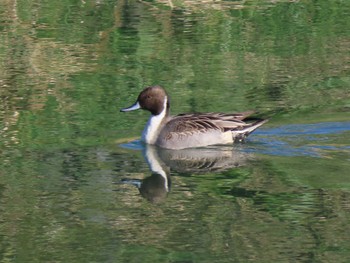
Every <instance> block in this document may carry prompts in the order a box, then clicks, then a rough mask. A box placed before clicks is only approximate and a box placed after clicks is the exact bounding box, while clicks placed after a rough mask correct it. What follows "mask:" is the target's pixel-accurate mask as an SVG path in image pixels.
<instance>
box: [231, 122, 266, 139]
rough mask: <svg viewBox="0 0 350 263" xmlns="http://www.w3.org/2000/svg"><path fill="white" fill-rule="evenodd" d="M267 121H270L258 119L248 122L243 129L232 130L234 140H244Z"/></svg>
mask: <svg viewBox="0 0 350 263" xmlns="http://www.w3.org/2000/svg"><path fill="white" fill-rule="evenodd" d="M266 122H268V120H262V119H258V120H256V121H255V122H253V123H251V124H248V125H247V126H246V127H244V128H243V129H242V130H235V131H232V135H233V139H234V141H235V142H241V141H244V140H245V138H247V137H248V135H249V134H251V133H252V132H253V131H255V130H256V129H257V128H259V127H260V126H261V125H263V124H264V123H266Z"/></svg>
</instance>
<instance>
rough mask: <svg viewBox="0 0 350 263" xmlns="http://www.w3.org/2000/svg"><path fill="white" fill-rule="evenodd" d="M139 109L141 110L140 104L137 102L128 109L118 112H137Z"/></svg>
mask: <svg viewBox="0 0 350 263" xmlns="http://www.w3.org/2000/svg"><path fill="white" fill-rule="evenodd" d="M140 108H141V106H140V103H139V102H138V101H136V103H135V104H133V105H131V106H130V107H128V108H124V109H121V110H120V111H122V112H127V111H133V110H138V109H140Z"/></svg>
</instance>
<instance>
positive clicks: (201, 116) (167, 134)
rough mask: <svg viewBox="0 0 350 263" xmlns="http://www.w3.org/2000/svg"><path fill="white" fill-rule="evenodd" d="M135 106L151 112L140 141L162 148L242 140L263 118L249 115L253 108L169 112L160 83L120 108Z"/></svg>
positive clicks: (230, 142)
mask: <svg viewBox="0 0 350 263" xmlns="http://www.w3.org/2000/svg"><path fill="white" fill-rule="evenodd" d="M138 109H143V110H147V111H149V112H150V113H151V117H150V118H149V120H148V122H147V124H146V126H145V128H144V130H143V132H142V137H141V139H142V141H143V142H144V143H146V144H150V145H155V146H158V147H161V148H165V149H173V150H177V149H185V148H197V147H206V146H209V145H225V144H232V143H235V142H242V141H244V140H245V138H246V137H247V136H248V135H249V134H251V133H252V132H253V131H255V130H256V129H257V128H258V127H260V126H261V125H263V124H264V123H266V122H267V121H268V120H267V119H258V118H249V116H251V115H252V114H253V113H254V111H246V112H239V113H215V112H209V113H183V114H179V115H176V116H171V115H170V99H169V96H168V94H167V92H166V91H165V89H164V88H163V87H161V86H150V87H146V88H144V89H143V90H142V91H141V93H140V94H139V96H138V98H137V100H136V102H135V103H134V104H132V105H131V106H130V107H127V108H123V109H121V110H120V111H121V112H129V111H134V110H138Z"/></svg>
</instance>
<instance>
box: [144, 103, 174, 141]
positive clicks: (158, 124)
mask: <svg viewBox="0 0 350 263" xmlns="http://www.w3.org/2000/svg"><path fill="white" fill-rule="evenodd" d="M168 115H169V104H168V99H167V97H165V100H164V105H163V110H162V111H161V113H159V114H157V115H151V117H150V118H149V120H148V122H147V124H146V127H145V129H144V130H143V133H142V141H144V142H145V143H148V144H155V143H156V140H157V138H158V135H159V133H160V131H161V128H162V126H163V125H164V123H165V120H166V118H167V117H168Z"/></svg>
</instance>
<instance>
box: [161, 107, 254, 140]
mask: <svg viewBox="0 0 350 263" xmlns="http://www.w3.org/2000/svg"><path fill="white" fill-rule="evenodd" d="M251 113H252V112H249V113H248V112H246V113H234V114H229V113H192V114H180V115H177V116H174V117H173V118H172V119H171V120H170V121H169V122H168V123H167V126H168V127H169V130H171V131H172V132H175V133H182V134H183V135H185V134H194V133H204V132H208V131H214V130H217V131H222V132H225V131H228V130H231V131H234V130H243V129H245V128H248V127H251V126H252V124H253V123H246V122H244V121H243V119H245V118H246V117H247V116H249V115H250V114H251ZM254 123H255V122H254Z"/></svg>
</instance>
